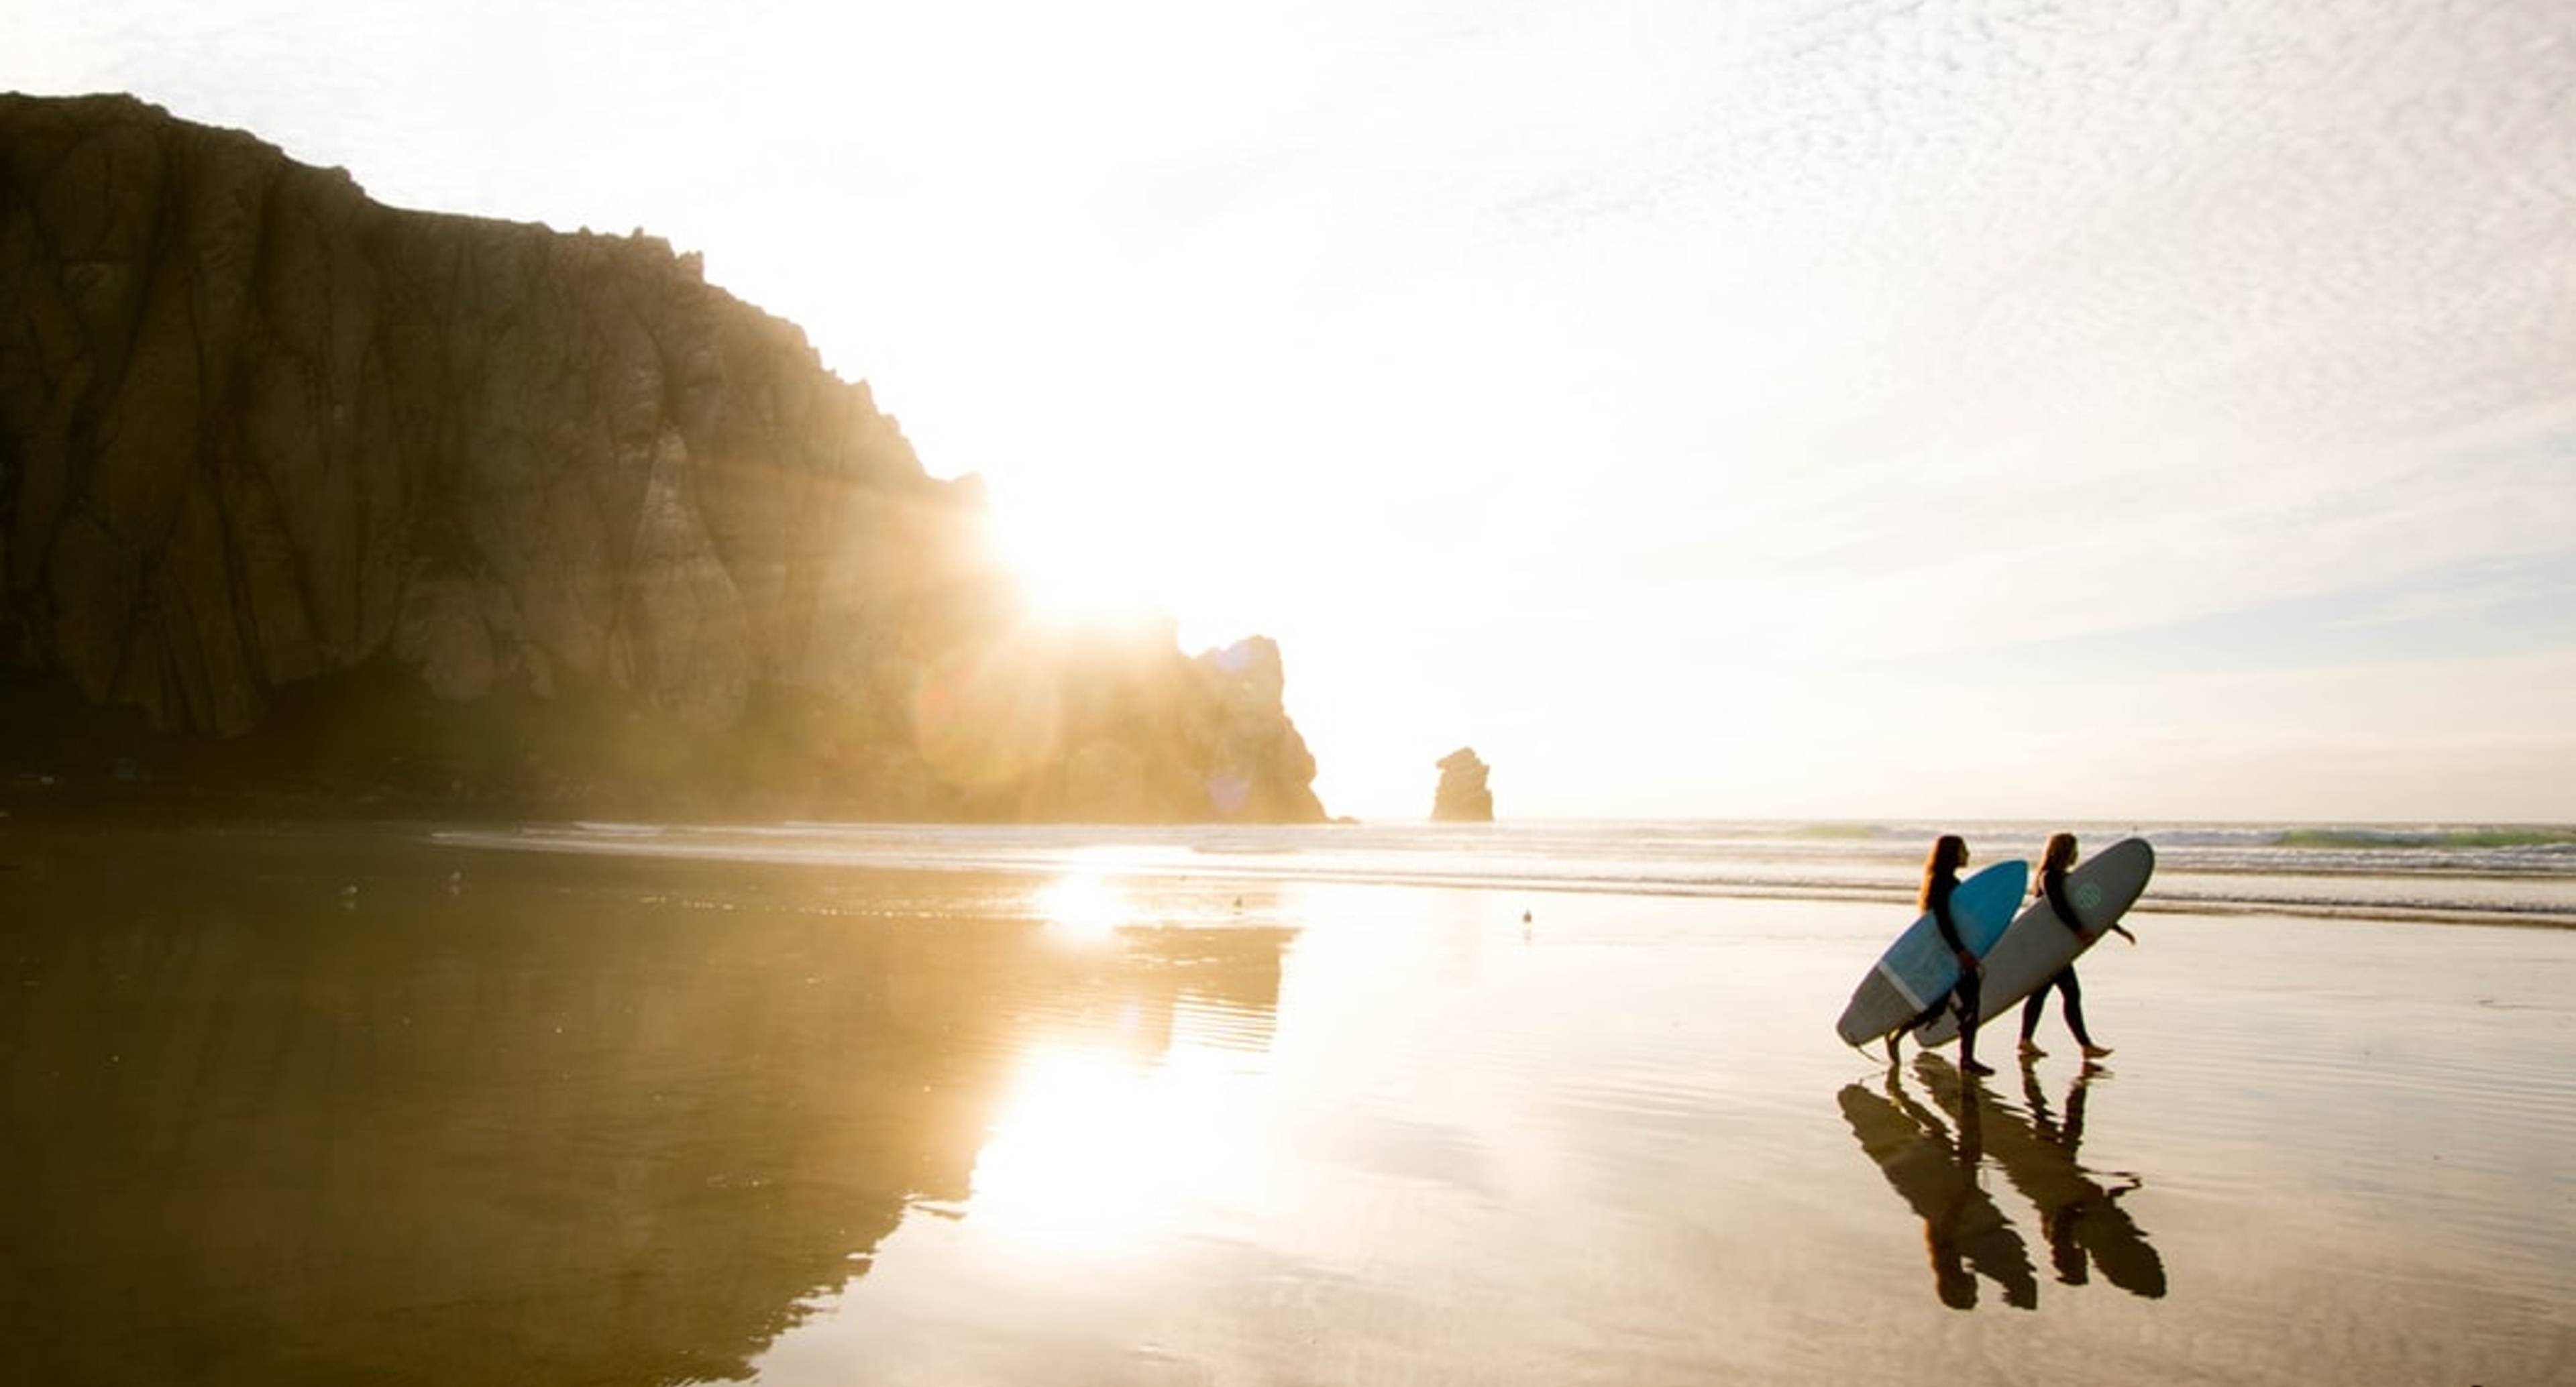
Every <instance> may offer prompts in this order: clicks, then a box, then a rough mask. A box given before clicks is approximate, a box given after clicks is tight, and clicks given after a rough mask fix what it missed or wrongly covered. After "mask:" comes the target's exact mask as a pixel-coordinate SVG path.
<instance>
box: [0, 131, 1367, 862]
mask: <svg viewBox="0 0 2576 1387" xmlns="http://www.w3.org/2000/svg"><path fill="white" fill-rule="evenodd" d="M983 535H984V507H983V499H982V495H981V491H980V487H979V485H978V484H977V483H976V482H974V480H973V479H971V478H970V479H967V480H964V481H960V482H943V481H939V480H936V479H933V478H931V477H929V476H927V475H926V474H925V473H924V472H923V470H922V467H921V465H920V463H919V461H918V460H917V459H916V458H915V457H914V455H913V452H912V449H911V447H910V445H909V444H908V443H906V442H905V440H904V438H903V435H902V433H901V432H900V431H899V430H898V429H897V427H896V425H895V422H894V420H893V419H891V418H890V417H888V416H887V415H885V414H883V413H881V412H879V411H878V409H877V407H876V405H875V402H874V401H873V400H872V399H871V397H870V395H869V392H868V389H867V387H866V386H865V385H864V384H848V383H845V382H842V381H841V380H839V379H838V378H836V377H834V376H833V375H831V374H830V373H829V372H827V371H825V370H824V369H823V367H822V365H821V363H820V360H819V358H818V357H817V356H816V354H815V353H814V351H813V350H812V349H811V348H810V347H809V346H808V345H807V344H806V342H805V340H804V337H803V334H802V333H801V332H799V331H798V330H797V329H796V328H795V327H794V326H793V325H791V324H789V323H786V322H784V321H781V320H779V319H777V318H773V317H770V316H768V315H767V314H764V313H761V312H760V311H758V310H756V309H754V308H751V307H750V306H748V305H745V304H743V303H741V302H739V301H737V300H735V299H734V298H732V297H731V296H730V295H728V294H726V293H724V292H723V291H721V290H719V289H715V288H712V287H710V286H708V285H707V284H705V283H704V282H703V281H702V280H701V278H700V277H699V273H698V265H697V261H696V258H695V257H694V256H675V255H673V254H672V253H671V250H670V248H669V247H668V246H667V245H665V244H663V243H662V242H660V241H657V240H653V239H649V238H644V237H640V236H639V237H632V238H617V237H602V236H595V235H590V234H587V233H584V234H580V235H560V234H557V233H554V232H551V231H548V230H546V229H544V228H542V227H536V226H524V225H517V224H512V223H504V222H495V221H485V220H476V219H469V218H462V217H451V216H438V215H431V214H424V213H415V212H404V211H397V210H394V209H390V208H386V207H382V206H379V205H377V204H375V203H373V202H371V201H369V200H368V199H367V198H366V197H365V195H364V194H363V193H361V192H360V191H359V189H358V187H357V186H356V185H355V184H354V183H353V182H351V181H350V179H349V178H348V176H347V175H346V174H344V173H342V172H340V171H337V170H322V169H314V168H310V167H306V166H303V165H299V164H296V163H294V162H292V161H290V160H288V159H287V158H286V157H285V156H284V155H283V154H281V153H280V152H279V151H277V150H276V149H274V148H272V147H270V146H268V145H265V144H262V143H260V142H259V141H257V140H255V139H252V138H251V137H249V136H247V135H243V134H240V133H237V132H231V131H222V130H215V129H210V128H206V127H202V126H195V125H190V124H187V123H185V122H182V121H178V120H175V119H173V118H171V117H170V116H169V115H167V114H166V113H164V112H162V111H160V110H159V109H158V108H155V107H151V106H147V105H144V104H142V103H140V102H136V101H133V100H130V99H127V98H121V97H91V98H79V99H72V100H45V99H36V98H26V97H16V96H0V677H5V679H6V681H7V683H8V684H9V686H10V689H11V690H12V699H13V702H12V708H11V710H10V711H12V712H13V713H14V714H15V715H16V716H15V717H14V718H13V721H14V722H15V724H16V726H17V729H18V732H17V734H14V735H12V736H10V737H8V738H6V739H5V740H0V755H7V756H10V757H13V758H14V759H16V760H17V761H18V762H19V763H20V764H21V765H26V764H35V763H40V762H42V761H43V759H44V757H45V756H47V755H64V754H70V753H69V752H66V751H65V747H67V746H70V747H93V748H95V747H111V748H113V749H115V750H117V751H119V752H120V753H131V755H123V756H121V757H120V759H125V760H129V761H131V760H134V759H136V758H137V757H139V758H140V759H141V760H142V761H143V762H144V763H146V773H152V767H154V766H158V767H160V768H161V770H160V772H159V773H163V774H167V775H170V776H173V777H179V778H188V777H195V778H199V779H205V778H210V777H211V778H215V779H225V780H241V781H247V782H257V781H260V780H262V779H274V778H277V777H278V775H280V774H283V771H282V769H281V768H286V767H289V766H290V764H291V767H292V772H293V773H292V775H287V776H286V778H287V779H290V780H295V781H297V783H309V784H314V785H328V786H336V787H339V788H344V789H345V788H363V787H366V786H370V785H379V784H382V785H384V786H385V787H386V788H390V789H393V790H396V791H398V792H399V791H414V790H435V791H437V792H439V793H442V794H447V795H463V796H469V797H472V796H490V797H497V798H502V799H510V800H524V799H540V800H545V799H574V798H582V799H590V800H598V799H606V800H611V801H642V802H644V803H645V804H646V805H647V807H655V808H661V809H666V810H667V809H677V808H685V807H687V803H688V801H689V798H690V796H691V795H698V796H702V797H713V798H714V799H717V800H726V801H730V800H740V799H745V798H749V799H751V800H754V801H765V802H774V803H777V804H779V805H780V806H782V807H810V808H817V809H837V810H840V811H843V812H873V813H896V814H904V815H907V816H915V817H1091V816H1103V815H1106V816H1112V817H1122V818H1203V817H1231V816H1235V815H1243V816H1258V817H1267V818H1286V819H1311V818H1316V817H1320V815H1321V809H1320V806H1319V805H1317V803H1316V801H1315V798H1314V796H1313V794H1312V792H1311V790H1309V789H1308V782H1309V781H1310V780H1311V777H1312V774H1313V763H1312V761H1311V759H1310V758H1308V757H1307V756H1306V754H1305V748H1304V744H1303V742H1302V741H1301V740H1299V739H1298V738H1297V735H1296V732H1295V729H1294V727H1293V726H1292V725H1291V724H1290V723H1289V722H1288V720H1287V717H1286V714H1285V712H1284V709H1283V706H1282V704H1281V703H1280V701H1279V698H1278V694H1279V678H1278V659H1277V652H1276V650H1275V649H1274V648H1271V647H1270V646H1269V645H1268V643H1267V642H1261V643H1259V645H1258V646H1249V645H1248V646H1245V647H1240V648H1239V650H1242V651H1250V652H1251V653H1250V654H1248V655H1238V656H1232V657H1227V658H1225V659H1220V658H1217V657H1213V656H1211V657H1209V658H1206V659H1202V660H1200V661H1195V662H1194V661H1189V660H1185V659H1183V658H1182V657H1181V655H1180V654H1179V653H1178V652H1177V651H1176V650H1172V649H1170V648H1169V646H1168V642H1166V644H1165V645H1164V646H1163V647H1162V648H1159V649H1144V648H1138V647H1137V646H1136V645H1135V643H1134V642H1133V641H1132V640H1124V641H1113V640H1108V639H1105V638H1104V639H1100V640H1095V641H1092V642H1090V643H1089V644H1085V643H1083V642H1068V641H1065V640H1060V639H1059V640H1039V639H1036V638H1034V637H1031V636H1029V635H1028V634H1027V633H1026V632H1027V628H1026V627H1025V626H1024V625H1023V624H1022V623H1020V622H1019V621H1018V620H1017V613H1016V611H1015V601H1014V597H1013V595H1012V593H1011V590H1010V588H1009V586H1008V585H1007V584H1006V583H1004V582H1003V581H1002V580H1001V578H1000V576H999V574H998V572H997V571H996V569H995V568H994V566H993V564H992V562H991V560H990V557H989V555H988V553H987V550H986V547H985V544H984V537H983ZM1229 660H1231V661H1232V665H1231V666H1229V664H1228V661H1229ZM1103 681H1106V683H1105V684H1104V683H1103ZM55 686H68V688H69V689H70V690H72V691H75V692H76V693H77V696H78V698H77V701H76V702H75V701H74V700H71V699H65V698H58V697H49V696H47V695H46V694H45V691H46V690H48V689H50V688H53V687H55ZM1107 687H1115V688H1117V689H1119V690H1121V691H1123V694H1124V695H1125V696H1124V697H1122V698H1119V699H1110V698H1107V697H1105V696H1104V689H1105V688H1107ZM31 691H32V692H31ZM108 707H114V708H124V709H131V710H133V713H134V715H139V719H138V720H139V721H140V722H141V723H143V724H148V726H149V727H150V728H152V729H155V730H157V731H159V732H162V733H166V734H194V737H193V738H192V737H190V736H164V737H159V738H153V737H145V736H140V735H139V734H128V733H127V732H125V731H122V730H119V728H118V726H117V724H116V722H115V720H113V719H101V718H98V717H96V716H93V715H91V714H90V712H89V711H88V710H94V709H99V708H108ZM282 708H283V709H285V710H286V715H285V716H281V711H280V710H281V709H282ZM287 724H292V729H291V730H289V729H288V727H287ZM42 728H51V729H54V730H53V731H50V732H47V733H46V734H45V735H44V737H43V738H42V742H43V744H42V745H39V744H38V742H39V738H38V737H37V735H36V733H37V732H38V730H39V729H42ZM386 728H396V729H399V732H398V734H397V733H396V732H388V731H384V730H383V729H386ZM371 729H372V730H373V731H372V733H371ZM372 734H381V739H382V740H381V741H380V742H379V743H377V744H371V742H370V736H371V735H372ZM209 736H211V737H220V738H230V739H233V740H234V741H235V742H236V743H238V744H239V745H236V746H235V747H233V748H231V749H229V750H227V751H225V752H221V753H209V752H206V751H204V750H202V749H201V748H200V747H198V746H197V745H195V743H196V742H197V741H199V740H202V739H203V738H205V737H209ZM317 738H318V739H319V740H320V741H323V742H327V743H329V745H330V748H331V749H330V750H328V751H316V750H315V749H314V746H315V743H316V740H317ZM10 743H15V745H10ZM675 801H677V802H676V803H675ZM1229 805H1233V806H1235V807H1234V808H1233V809H1232V810H1229V809H1228V806H1229ZM710 807H716V806H714V805H710Z"/></svg>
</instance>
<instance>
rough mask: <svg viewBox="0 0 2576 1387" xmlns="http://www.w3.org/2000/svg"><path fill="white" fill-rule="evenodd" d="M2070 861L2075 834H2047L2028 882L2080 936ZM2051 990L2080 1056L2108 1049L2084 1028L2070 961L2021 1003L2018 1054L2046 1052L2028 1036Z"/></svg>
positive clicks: (2131, 938)
mask: <svg viewBox="0 0 2576 1387" xmlns="http://www.w3.org/2000/svg"><path fill="white" fill-rule="evenodd" d="M2074 865H2075V835H2074V834H2072V833H2054V834H2050V835H2049V839H2048V847H2047V848H2046V849H2045V850H2043V851H2042V852H2041V853H2040V855H2039V880H2038V881H2036V882H2033V883H2032V884H2031V890H2030V893H2031V894H2032V895H2034V896H2037V897H2039V898H2041V899H2042V900H2045V901H2047V902H2048V910H2049V913H2050V914H2052V915H2055V916H2056V917H2057V922H2058V923H2059V924H2062V925H2064V926H2066V927H2067V928H2068V929H2071V930H2073V931H2075V933H2076V935H2077V937H2079V938H2081V937H2082V936H2083V934H2084V925H2083V923H2082V922H2081V921H2079V920H2077V919H2076V918H2075V907H2074V906H2073V905H2072V904H2070V903H2069V902H2068V901H2067V899H2066V869H2067V868H2069V867H2072V866H2074ZM2111 928H2112V929H2114V930H2117V931H2118V932H2119V935H2120V937H2121V938H2123V939H2126V940H2128V941H2129V942H2130V943H2132V944H2135V943H2137V942H2138V936H2136V935H2134V934H2131V933H2129V932H2128V931H2127V930H2124V929H2121V928H2120V927H2119V926H2118V925H2116V924H2115V925H2113V926H2111ZM2052 991H2054V992H2056V993H2057V994H2058V995H2059V996H2060V997H2061V998H2063V999H2064V1006H2063V1008H2062V1009H2063V1011H2064V1013H2065V1016H2066V1029H2068V1030H2070V1031H2072V1032H2074V1033H2075V1043H2076V1044H2078V1045H2080V1046H2082V1047H2084V1058H2086V1059H2088V1060H2098V1059H2100V1058H2102V1057H2103V1056H2104V1055H2107V1054H2109V1053H2111V1047H2110V1046H2108V1045H2096V1044H2094V1043H2093V1036H2092V1034H2091V1033H2090V1032H2088V1031H2086V1030H2085V1029H2084V988H2083V985H2082V984H2080V983H2078V982H2076V980H2075V965H2074V964H2072V963H2070V964H2067V965H2066V966H2065V967H2063V968H2060V969H2058V970H2057V975H2056V976H2055V977H2052V978H2050V979H2049V980H2048V981H2046V982H2044V983H2041V984H2040V985H2039V990H2038V991H2036V992H2033V993H2032V994H2030V998H2029V1000H2027V1001H2025V1002H2023V1003H2022V1004H2021V1053H2022V1058H2024V1059H2036V1058H2038V1057H2039V1056H2041V1055H2044V1054H2047V1053H2048V1052H2047V1051H2046V1050H2043V1049H2041V1048H2039V1043H2038V1042H2037V1041H2035V1040H2033V1039H2031V1037H2032V1036H2034V1035H2037V1034H2038V1033H2039V1018H2040V1015H2041V1013H2043V1012H2045V1011H2047V1010H2048V994H2049V993H2050V992H2052Z"/></svg>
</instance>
